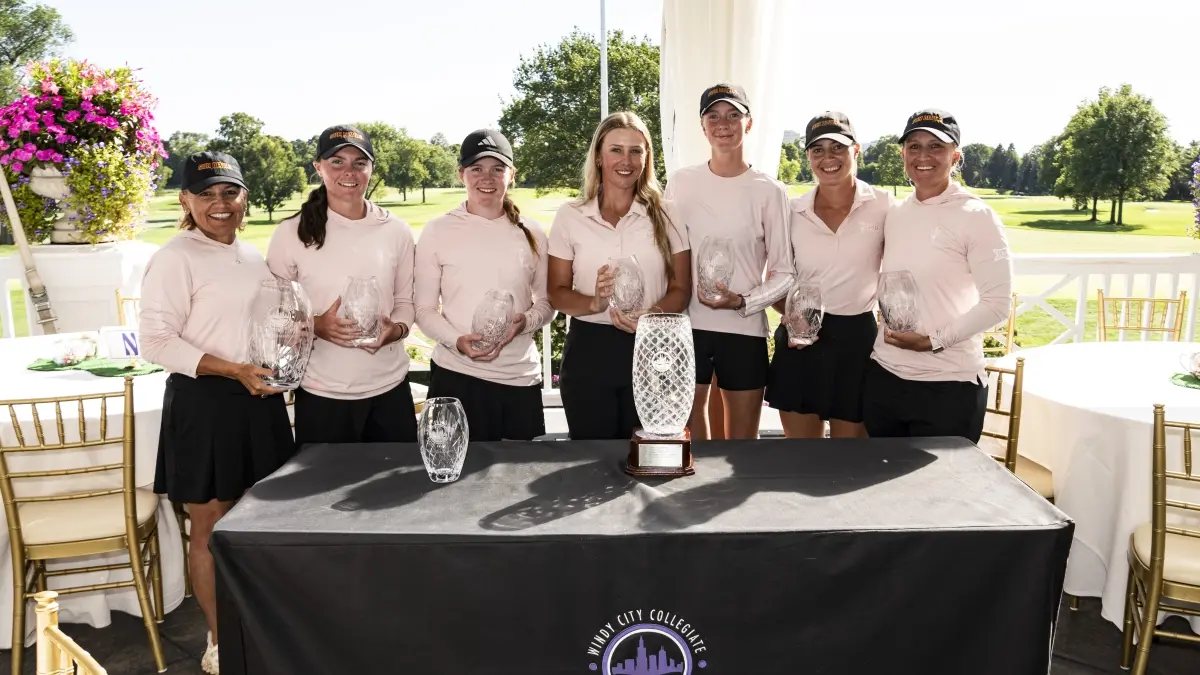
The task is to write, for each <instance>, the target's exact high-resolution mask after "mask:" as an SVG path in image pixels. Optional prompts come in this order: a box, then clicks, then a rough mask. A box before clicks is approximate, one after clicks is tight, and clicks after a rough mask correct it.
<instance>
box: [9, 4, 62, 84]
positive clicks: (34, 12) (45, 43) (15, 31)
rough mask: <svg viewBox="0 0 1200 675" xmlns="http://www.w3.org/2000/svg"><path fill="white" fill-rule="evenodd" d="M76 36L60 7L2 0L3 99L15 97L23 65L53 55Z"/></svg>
mask: <svg viewBox="0 0 1200 675" xmlns="http://www.w3.org/2000/svg"><path fill="white" fill-rule="evenodd" d="M73 39H75V36H74V34H72V33H71V29H70V28H69V27H68V26H67V24H66V23H64V22H63V20H62V16H61V15H60V14H59V13H58V10H56V9H54V8H53V7H50V6H48V5H43V4H40V3H29V2H26V0H0V101H3V102H4V103H8V102H9V101H11V100H13V99H14V98H16V96H17V93H18V90H19V88H20V87H19V83H20V80H21V77H22V75H23V68H24V66H25V64H26V63H28V62H30V61H39V60H41V59H44V58H46V57H48V56H54V55H56V54H57V53H58V51H59V48H61V47H63V46H64V45H66V44H67V43H69V42H71V41H72V40H73Z"/></svg>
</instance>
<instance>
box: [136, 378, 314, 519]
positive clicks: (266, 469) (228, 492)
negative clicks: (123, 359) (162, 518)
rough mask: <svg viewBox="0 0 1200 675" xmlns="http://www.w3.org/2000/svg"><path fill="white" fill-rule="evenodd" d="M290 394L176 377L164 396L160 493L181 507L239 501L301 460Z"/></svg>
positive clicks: (158, 474) (218, 380)
mask: <svg viewBox="0 0 1200 675" xmlns="http://www.w3.org/2000/svg"><path fill="white" fill-rule="evenodd" d="M283 396H284V395H283V394H276V395H274V396H268V397H266V398H261V397H258V396H255V395H253V394H251V393H250V392H249V391H246V387H244V386H242V383H241V382H238V381H237V380H233V379H230V378H226V377H218V376H215V375H201V376H200V377H197V378H194V379H193V378H191V377H188V376H187V375H180V374H177V373H176V374H173V375H171V376H170V377H168V378H167V386H166V391H165V392H164V393H163V409H162V426H161V428H160V431H159V434H158V463H157V466H156V467H155V470H154V491H155V492H157V493H158V494H161V495H167V498H169V499H170V500H171V501H173V502H175V503H177V504H204V503H207V502H210V501H212V500H214V499H219V500H221V501H233V500H235V499H238V498H239V497H241V496H242V494H243V493H244V492H245V491H246V490H248V489H249V488H250V487H251V486H252V485H254V484H255V483H257V482H258V481H260V480H262V479H264V478H266V477H267V476H269V475H271V474H272V473H274V472H275V471H276V470H277V469H278V468H279V467H281V466H283V465H284V464H285V463H286V462H287V461H288V460H289V459H291V457H292V455H294V454H295V452H296V444H295V442H294V441H293V440H292V428H291V426H290V423H289V422H288V414H287V407H286V403H285V402H284V398H283Z"/></svg>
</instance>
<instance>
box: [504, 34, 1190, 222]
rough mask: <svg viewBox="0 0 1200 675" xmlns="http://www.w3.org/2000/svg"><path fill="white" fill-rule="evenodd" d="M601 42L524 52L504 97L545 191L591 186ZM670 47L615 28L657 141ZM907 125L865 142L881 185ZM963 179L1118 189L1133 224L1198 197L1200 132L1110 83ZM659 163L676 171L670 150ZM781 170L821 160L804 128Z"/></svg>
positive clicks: (863, 171) (613, 54)
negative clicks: (1179, 130)
mask: <svg viewBox="0 0 1200 675" xmlns="http://www.w3.org/2000/svg"><path fill="white" fill-rule="evenodd" d="M599 64H600V45H599V41H598V40H597V39H596V38H595V37H594V36H592V35H589V34H586V33H582V32H580V31H578V30H576V31H575V32H573V33H571V34H570V35H568V36H566V37H565V38H563V39H562V40H561V41H560V42H558V43H557V44H553V45H541V46H539V47H538V48H537V49H535V50H534V51H533V53H532V54H531V55H529V56H523V57H522V58H521V60H520V63H519V64H518V65H517V68H516V69H515V70H514V72H513V88H514V89H515V90H516V95H515V96H514V97H513V98H511V99H510V100H508V101H505V102H504V112H503V114H502V115H501V118H500V128H501V130H502V131H503V132H504V133H505V135H507V136H508V137H509V139H510V140H512V142H513V144H514V146H516V147H515V150H516V152H517V157H518V162H517V165H518V172H519V173H518V175H519V177H520V181H521V182H522V183H523V184H525V185H527V186H530V187H536V188H538V189H539V191H548V190H554V189H568V190H574V189H578V187H579V182H580V181H579V175H580V163H581V161H582V158H583V157H584V155H585V154H586V152H587V146H588V142H589V141H590V140H591V134H592V132H593V130H594V129H595V127H596V122H597V121H598V119H599V117H600V76H599V67H600V66H599ZM658 66H659V51H658V46H657V45H655V44H653V43H651V42H650V41H649V40H648V39H647V38H640V39H638V38H629V37H626V36H625V35H624V34H623V33H622V32H621V31H612V32H611V33H610V34H609V35H608V71H609V101H610V109H611V110H632V111H633V112H636V113H637V114H638V115H639V116H640V117H641V118H642V119H643V120H644V121H645V122H646V125H647V127H649V129H650V132H651V136H652V139H651V140H652V142H653V143H654V147H655V148H656V149H661V148H662V138H661V134H660V130H659V119H660V117H659V91H658V83H659V72H658ZM896 140H897V138H896V136H884V137H882V138H879V139H876V140H875V141H872V142H870V143H867V144H864V145H863V148H862V150H863V152H862V156H861V158H860V160H859V167H858V177H859V178H860V179H861V180H864V181H867V182H870V183H872V184H875V185H879V186H890V187H892V188H893V190H895V188H896V187H897V186H900V185H907V184H908V178H907V176H906V175H905V173H904V164H903V161H902V159H901V155H900V147H899V145H898V144H897V142H896ZM962 150H963V164H962V167H961V171H960V173H959V180H960V181H962V182H963V183H965V184H966V185H967V186H969V187H975V188H991V189H995V190H998V191H1000V192H1003V193H1009V194H1014V195H1054V196H1056V197H1060V198H1063V199H1068V200H1070V201H1071V203H1072V205H1073V206H1074V208H1076V209H1078V210H1082V209H1084V208H1087V207H1088V206H1090V207H1091V209H1092V218H1093V220H1095V219H1097V218H1098V214H1097V205H1098V202H1099V201H1100V200H1111V202H1112V212H1111V213H1110V215H1109V218H1110V220H1111V221H1112V222H1115V223H1121V222H1122V217H1123V211H1124V210H1123V207H1124V202H1125V201H1129V200H1138V201H1146V200H1159V199H1167V200H1179V199H1191V192H1192V190H1191V187H1190V184H1189V181H1190V180H1191V177H1192V164H1193V163H1194V162H1195V161H1196V160H1197V158H1198V157H1200V141H1193V142H1192V143H1191V144H1189V145H1187V146H1181V145H1179V144H1178V143H1176V142H1174V141H1173V140H1171V138H1170V137H1169V136H1168V133H1167V120H1166V117H1165V116H1164V115H1163V114H1162V113H1161V112H1160V111H1159V110H1158V109H1157V108H1155V107H1154V103H1153V101H1151V100H1150V99H1149V98H1147V97H1146V96H1144V95H1141V94H1138V93H1136V92H1134V91H1133V88H1132V87H1131V86H1129V85H1122V86H1121V87H1119V88H1118V89H1116V90H1112V89H1109V88H1103V89H1101V90H1100V92H1099V96H1098V97H1097V98H1096V99H1095V100H1090V101H1085V102H1083V103H1081V104H1080V105H1079V109H1078V111H1077V112H1076V113H1075V115H1074V116H1073V117H1072V118H1071V119H1070V120H1069V121H1068V122H1067V124H1066V126H1065V127H1064V129H1063V131H1062V132H1061V133H1059V134H1057V135H1056V136H1054V137H1053V138H1051V139H1049V140H1047V141H1045V142H1044V143H1041V144H1040V145H1038V146H1036V147H1034V148H1032V149H1031V150H1029V151H1028V152H1026V153H1024V154H1018V153H1017V151H1016V148H1015V147H1014V146H1013V144H1012V143H1008V144H1003V143H1000V144H997V145H996V146H995V147H993V146H991V145H988V144H983V143H972V144H970V145H966V146H963V148H962ZM656 170H657V172H658V175H659V177H660V179H662V180H664V181H665V179H666V177H665V176H664V175H663V166H662V163H661V152H660V153H659V154H657V155H656ZM778 178H779V179H780V180H782V181H784V182H788V183H793V182H808V181H811V180H812V179H813V177H812V170H811V168H810V167H809V166H808V159H807V157H806V156H805V153H804V138H803V137H800V138H792V140H790V141H788V142H784V143H783V145H782V147H781V148H780V163H779V173H778Z"/></svg>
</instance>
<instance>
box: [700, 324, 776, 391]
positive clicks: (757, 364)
mask: <svg viewBox="0 0 1200 675" xmlns="http://www.w3.org/2000/svg"><path fill="white" fill-rule="evenodd" d="M692 342H693V344H694V345H695V349H696V384H712V378H713V372H714V371H715V372H716V374H717V386H719V387H720V388H721V389H724V390H725V391H746V390H750V389H762V388H763V387H765V386H767V369H768V367H769V366H770V363H769V360H768V358H767V339H766V338H761V337H755V336H753V335H741V334H739V333H718V332H716V331H711V330H699V329H696V328H693V329H692Z"/></svg>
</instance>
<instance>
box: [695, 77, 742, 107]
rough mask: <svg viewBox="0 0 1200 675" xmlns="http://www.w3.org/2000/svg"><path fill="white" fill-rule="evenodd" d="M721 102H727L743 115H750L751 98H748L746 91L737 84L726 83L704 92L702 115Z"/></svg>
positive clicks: (702, 96)
mask: <svg viewBox="0 0 1200 675" xmlns="http://www.w3.org/2000/svg"><path fill="white" fill-rule="evenodd" d="M719 101H727V102H729V104H730V105H732V106H733V107H735V108H737V109H738V110H741V111H742V113H743V114H745V115H749V114H750V98H749V97H748V96H746V90H745V89H742V88H741V87H739V86H738V85H736V84H725V83H718V84H714V85H713V86H711V87H709V88H708V89H705V90H704V93H703V94H701V95H700V114H701V115H703V114H704V113H706V112H708V109H709V108H711V107H713V104H714V103H717V102H719Z"/></svg>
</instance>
